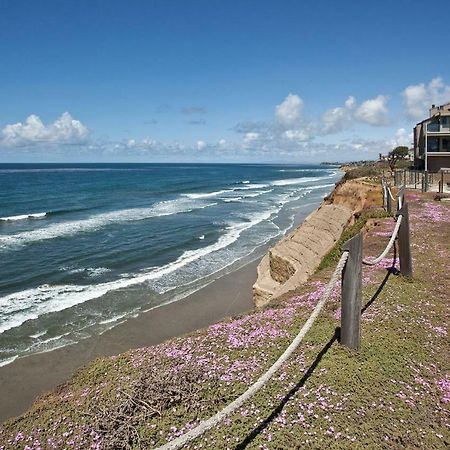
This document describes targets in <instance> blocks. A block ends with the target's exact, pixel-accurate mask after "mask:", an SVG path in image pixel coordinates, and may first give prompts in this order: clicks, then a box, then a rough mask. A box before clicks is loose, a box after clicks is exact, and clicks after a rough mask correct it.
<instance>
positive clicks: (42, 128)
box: [0, 112, 89, 147]
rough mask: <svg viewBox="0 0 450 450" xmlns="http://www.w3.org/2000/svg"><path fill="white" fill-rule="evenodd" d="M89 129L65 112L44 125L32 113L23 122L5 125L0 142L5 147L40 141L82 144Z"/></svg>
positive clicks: (35, 143) (27, 144)
mask: <svg viewBox="0 0 450 450" xmlns="http://www.w3.org/2000/svg"><path fill="white" fill-rule="evenodd" d="M88 135H89V130H88V129H87V127H86V126H84V125H83V124H82V123H81V122H80V121H79V120H75V119H73V118H72V116H71V115H70V114H69V113H68V112H65V113H63V114H61V116H60V117H59V118H58V119H56V120H55V121H54V122H53V123H50V124H48V125H45V124H44V123H43V122H42V120H41V119H40V118H39V116H37V115H35V114H32V115H30V116H28V117H27V119H26V120H25V122H24V123H22V122H18V123H14V124H12V125H6V126H5V128H3V130H2V132H1V138H0V144H2V145H3V146H5V147H22V146H33V145H39V144H42V143H45V144H58V145H74V144H82V143H85V142H86V141H87V138H88Z"/></svg>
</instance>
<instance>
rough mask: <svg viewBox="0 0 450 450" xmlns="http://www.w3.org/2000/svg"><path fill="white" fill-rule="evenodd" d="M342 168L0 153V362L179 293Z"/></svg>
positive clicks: (326, 185) (283, 224)
mask: <svg viewBox="0 0 450 450" xmlns="http://www.w3.org/2000/svg"><path fill="white" fill-rule="evenodd" d="M340 177H341V174H340V173H339V171H338V169H335V168H330V167H322V166H313V165H309V166H306V165H303V166H283V165H195V164H165V165H164V164H77V165H75V164H73V165H71V164H61V165H50V164H40V165H37V164H26V165H24V164H0V365H4V364H8V363H9V362H11V361H13V360H14V359H15V358H17V357H20V356H24V355H27V354H30V353H34V352H42V351H48V350H51V349H54V348H57V347H60V346H64V345H68V344H70V343H73V342H77V341H79V340H81V339H84V338H87V337H90V336H94V335H96V334H99V333H102V332H104V331H105V330H106V329H108V328H111V327H113V326H115V325H117V324H118V323H121V322H122V321H124V320H126V319H127V318H129V317H132V316H135V315H137V314H139V312H141V311H146V310H149V309H152V308H154V307H157V306H159V305H161V304H164V303H167V302H170V301H182V298H183V297H185V296H186V295H188V294H189V293H191V292H194V291H196V290H198V289H199V288H201V287H202V286H204V285H206V284H208V283H210V282H211V281H212V280H213V279H214V278H217V277H218V276H220V275H221V274H223V273H226V272H229V271H232V270H236V269H237V268H239V267H240V266H242V265H244V264H245V263H247V262H249V261H250V260H252V259H256V258H258V257H260V256H262V255H263V253H264V252H265V251H266V249H267V247H268V246H269V245H270V244H272V243H273V242H274V241H276V240H277V239H279V238H280V236H282V235H283V234H284V233H286V232H287V231H288V230H289V229H290V228H292V226H293V225H294V224H296V223H298V222H299V221H300V220H301V219H303V218H304V217H305V216H306V215H307V214H308V213H309V212H311V211H312V210H313V209H315V208H316V207H317V206H318V205H319V203H320V201H321V200H322V199H323V197H324V196H325V195H327V194H328V193H329V192H330V191H331V190H332V189H333V186H334V183H335V182H336V181H337V180H338V179H339V178H340ZM224 301H226V299H224Z"/></svg>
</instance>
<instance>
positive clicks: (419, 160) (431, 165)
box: [414, 103, 450, 172]
mask: <svg viewBox="0 0 450 450" xmlns="http://www.w3.org/2000/svg"><path fill="white" fill-rule="evenodd" d="M449 167H450V103H446V104H445V105H442V106H435V105H432V106H431V109H430V117H428V119H425V120H423V121H422V122H420V123H418V124H417V125H416V126H415V127H414V168H415V169H417V170H428V171H429V172H438V171H439V170H440V169H442V168H449Z"/></svg>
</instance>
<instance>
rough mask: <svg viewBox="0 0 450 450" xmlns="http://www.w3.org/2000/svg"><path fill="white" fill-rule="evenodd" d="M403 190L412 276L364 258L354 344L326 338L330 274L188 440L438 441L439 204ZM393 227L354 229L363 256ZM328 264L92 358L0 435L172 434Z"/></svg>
mask: <svg viewBox="0 0 450 450" xmlns="http://www.w3.org/2000/svg"><path fill="white" fill-rule="evenodd" d="M407 199H409V200H410V213H411V229H412V246H413V258H414V259H413V264H414V277H413V278H412V279H411V280H409V279H404V278H402V277H401V276H398V275H396V274H395V271H394V270H393V269H392V258H391V259H385V260H384V261H382V262H381V263H380V264H378V265H377V266H374V267H367V268H364V272H363V284H364V298H363V304H364V305H366V307H365V308H363V309H364V312H363V315H362V345H361V349H360V351H359V352H353V351H350V350H348V349H346V348H344V347H342V346H341V345H339V342H338V341H337V340H336V327H337V326H338V325H339V316H340V307H339V292H338V286H337V288H336V291H335V292H334V294H333V296H332V299H331V300H330V301H329V303H328V304H327V305H326V307H325V309H324V311H323V312H322V314H321V315H320V317H319V319H318V320H317V321H316V323H315V324H314V326H313V328H312V329H311V331H310V332H309V333H308V334H307V336H306V338H305V341H304V342H303V343H302V344H301V346H300V348H299V349H298V351H297V352H296V353H295V354H294V355H293V357H291V358H290V359H289V360H288V361H287V363H286V364H285V365H284V366H283V368H282V369H281V370H280V371H279V372H278V373H277V374H276V375H275V376H274V377H273V379H272V380H271V381H270V382H269V383H268V384H267V385H266V386H265V387H264V388H263V389H262V390H261V391H260V392H259V393H258V394H257V395H256V396H255V397H254V398H253V399H252V400H250V401H249V402H247V403H246V404H244V405H243V407H242V408H241V409H240V410H238V411H237V412H236V413H235V414H234V415H232V416H231V417H230V418H229V419H227V420H225V421H224V422H223V423H222V424H221V425H220V426H219V427H217V428H216V429H214V430H211V431H209V432H208V433H206V434H204V435H203V436H202V437H201V438H199V439H197V440H196V441H194V442H192V443H191V445H190V446H189V448H192V449H194V448H211V449H225V448H235V449H238V448H251V449H286V448H289V449H290V448H292V449H295V448H308V449H310V448H311V449H323V448H330V449H348V448H352V449H367V448H370V449H400V448H411V449H427V450H433V449H445V448H448V447H449V445H450V438H449V427H450V423H449V422H450V421H449V408H448V406H449V404H450V377H449V362H448V354H449V350H450V349H449V342H448V329H447V327H448V292H449V291H450V279H449V277H448V265H447V264H448V261H449V258H450V205H446V204H444V203H441V202H433V201H432V199H431V197H429V196H427V194H424V195H420V196H417V195H414V196H411V195H410V194H408V195H407ZM362 221H363V219H362V218H361V222H360V223H359V224H358V225H357V224H355V228H352V229H349V230H347V233H348V234H347V236H346V237H348V236H351V233H355V232H357V231H355V230H358V227H360V226H362V225H361V223H362ZM392 227H393V222H392V219H389V218H386V219H383V218H381V219H380V220H378V221H377V225H376V226H375V227H374V228H371V230H370V231H369V233H368V235H367V236H366V237H365V243H364V255H365V256H375V255H377V254H378V253H379V252H380V251H381V250H382V248H383V247H384V245H385V243H386V239H387V237H386V235H387V234H388V233H389V232H390V231H391V230H392ZM359 229H360V228H359ZM343 240H344V238H343ZM337 253H338V250H336V253H335V254H337ZM331 258H332V256H331V255H330V257H329V261H330V264H331V260H332V259H331ZM330 264H328V265H327V266H326V267H324V268H323V269H322V270H320V271H318V272H317V273H316V274H315V276H314V277H313V278H312V279H311V280H310V282H308V283H307V284H306V285H304V286H301V287H299V289H298V290H297V291H296V292H295V293H294V294H293V295H291V296H290V297H289V298H286V299H284V300H280V301H278V302H274V303H273V304H270V305H268V306H267V307H266V308H264V309H262V310H257V311H254V312H252V313H251V314H248V315H243V316H239V317H235V318H231V319H229V320H226V321H223V322H220V323H218V324H215V325H212V326H211V327H209V328H207V329H205V330H200V331H198V332H195V333H192V334H190V335H187V336H183V337H179V338H175V339H172V340H170V341H167V342H165V343H163V344H160V345H158V346H154V347H148V348H143V349H139V350H133V351H130V352H127V353H124V354H122V355H119V356H117V357H112V358H103V359H99V360H97V361H94V362H93V363H92V364H90V365H89V366H87V367H86V368H84V369H82V370H80V371H79V372H78V373H77V374H76V375H75V376H74V377H73V378H72V379H71V380H69V381H68V382H67V383H66V384H65V385H64V386H61V387H60V388H59V389H58V390H57V391H55V392H54V393H51V394H49V395H47V396H45V397H43V398H41V399H40V400H39V401H38V402H36V404H35V405H34V406H33V407H32V409H31V410H30V411H29V412H27V413H26V414H24V415H22V416H21V417H19V418H17V419H14V420H10V421H8V422H6V423H5V424H3V426H2V427H0V448H2V449H5V450H6V449H25V448H26V449H27V450H28V449H38V448H45V449H47V448H48V449H52V448H56V449H66V448H67V449H74V448H75V449H76V448H78V449H85V448H86V449H87V448H91V449H96V448H98V449H103V448H106V449H108V448H109V449H113V448H116V449H121V448H123V449H125V448H129V449H139V448H142V449H143V448H153V447H155V446H158V445H162V444H163V443H165V442H167V441H169V440H171V439H173V438H174V437H176V436H178V435H181V434H183V433H184V432H186V431H187V430H188V429H190V428H192V427H194V426H195V425H196V424H198V423H199V421H200V420H201V419H205V418H207V417H209V416H211V415H212V414H214V413H215V412H217V411H218V410H219V409H220V408H222V407H223V406H225V405H226V404H228V403H229V402H230V401H232V400H233V399H234V398H236V397H237V396H238V395H240V394H241V393H242V392H244V391H245V390H246V388H247V386H248V385H249V384H250V383H252V382H254V381H255V380H256V379H257V378H258V377H259V376H260V375H261V374H262V373H264V371H265V370H267V368H268V367H270V366H271V365H272V364H273V362H274V361H275V360H276V358H277V357H278V356H279V355H280V354H281V353H282V352H283V351H284V349H285V347H286V346H287V345H288V344H289V342H290V341H291V339H292V338H293V336H295V335H296V333H297V332H298V330H299V328H300V327H301V326H302V325H303V324H304V322H305V320H306V318H307V317H308V316H309V314H310V312H311V310H312V309H313V307H314V305H315V304H316V302H317V299H318V298H319V297H320V293H321V291H322V290H323V288H324V286H325V283H326V282H327V281H328V279H329V275H330V273H331V272H332V270H333V268H334V267H332V265H330ZM380 285H382V286H383V288H382V289H381V290H380V289H379V287H380ZM225 300H226V299H224V301H225ZM155 385H157V389H155ZM130 399H131V400H130ZM143 402H144V403H143ZM117 429H120V430H122V432H121V438H118V437H117V432H116V431H115V430H117ZM124 436H126V439H124V438H123V437H124Z"/></svg>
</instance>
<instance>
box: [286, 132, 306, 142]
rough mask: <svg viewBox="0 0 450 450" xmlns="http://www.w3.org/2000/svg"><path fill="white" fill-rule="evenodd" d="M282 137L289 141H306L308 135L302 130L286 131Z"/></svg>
mask: <svg viewBox="0 0 450 450" xmlns="http://www.w3.org/2000/svg"><path fill="white" fill-rule="evenodd" d="M283 135H284V136H285V137H286V138H287V139H289V140H290V141H300V142H303V141H307V140H308V139H309V135H308V134H307V133H306V132H305V131H304V130H286V131H285V132H284V133H283Z"/></svg>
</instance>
